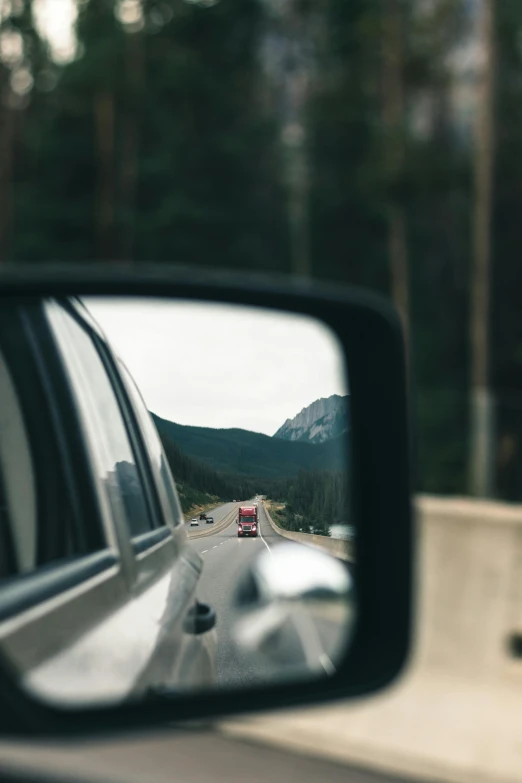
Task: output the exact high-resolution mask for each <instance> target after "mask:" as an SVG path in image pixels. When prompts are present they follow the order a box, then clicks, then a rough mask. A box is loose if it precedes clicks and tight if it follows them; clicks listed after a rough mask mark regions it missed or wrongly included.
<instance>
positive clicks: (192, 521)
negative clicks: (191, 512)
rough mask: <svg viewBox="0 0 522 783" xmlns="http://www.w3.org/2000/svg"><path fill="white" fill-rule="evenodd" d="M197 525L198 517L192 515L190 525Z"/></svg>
mask: <svg viewBox="0 0 522 783" xmlns="http://www.w3.org/2000/svg"><path fill="white" fill-rule="evenodd" d="M194 526H196V527H198V526H199V519H198V518H197V517H193V519H191V520H190V527H194Z"/></svg>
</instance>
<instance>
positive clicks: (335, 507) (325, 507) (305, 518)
mask: <svg viewBox="0 0 522 783" xmlns="http://www.w3.org/2000/svg"><path fill="white" fill-rule="evenodd" d="M271 491H272V494H271V495H270V497H271V498H272V499H273V500H276V501H280V502H283V503H285V504H286V505H285V507H284V509H282V511H281V512H280V513H279V515H278V523H279V524H280V525H281V526H282V527H284V528H286V529H287V530H293V531H300V530H302V532H303V533H309V532H310V529H312V530H313V532H314V533H317V534H319V535H329V534H330V526H331V525H335V524H344V525H347V524H349V523H350V505H349V502H348V497H349V491H348V487H347V485H346V474H345V473H341V472H340V471H336V472H334V471H308V470H301V471H299V473H298V474H297V476H295V477H293V478H291V479H288V480H287V481H284V482H279V483H276V484H275V485H273V486H272V488H271Z"/></svg>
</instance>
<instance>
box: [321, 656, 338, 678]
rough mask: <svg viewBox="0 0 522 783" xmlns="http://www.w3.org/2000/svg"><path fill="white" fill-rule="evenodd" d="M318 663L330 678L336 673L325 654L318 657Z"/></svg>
mask: <svg viewBox="0 0 522 783" xmlns="http://www.w3.org/2000/svg"><path fill="white" fill-rule="evenodd" d="M319 662H320V664H321V666H322V667H323V669H324V670H325V672H326V673H327V674H329V675H330V676H333V675H334V674H335V672H336V671H337V669H336V668H335V666H334V665H333V663H332V661H331V660H330V657H329V656H328V655H327V654H326V653H325V652H324V653H323V654H322V655H321V656H320V657H319Z"/></svg>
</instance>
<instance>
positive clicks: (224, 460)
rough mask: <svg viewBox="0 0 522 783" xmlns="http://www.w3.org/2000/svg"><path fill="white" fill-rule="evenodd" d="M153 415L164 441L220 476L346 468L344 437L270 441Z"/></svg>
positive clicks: (278, 474) (265, 475) (274, 475)
mask: <svg viewBox="0 0 522 783" xmlns="http://www.w3.org/2000/svg"><path fill="white" fill-rule="evenodd" d="M152 415H153V419H154V422H155V424H156V427H157V429H158V431H159V434H160V436H161V439H162V440H163V441H164V442H168V441H171V442H173V443H174V444H176V446H177V447H178V448H179V449H180V450H181V451H182V452H183V454H186V455H188V456H189V457H191V458H193V459H196V460H198V461H199V462H201V463H204V464H206V465H208V466H210V467H211V468H213V469H214V470H216V471H218V472H219V473H223V474H230V475H235V476H249V477H255V478H257V479H263V478H266V479H272V478H274V479H280V478H286V477H290V476H293V475H295V474H296V473H298V471H299V470H301V469H303V468H304V469H307V470H336V469H337V470H339V469H342V468H343V467H345V460H346V455H345V450H344V440H343V438H339V437H337V438H332V439H331V440H328V441H325V442H323V443H314V442H305V441H298V440H297V441H296V440H290V439H284V438H279V437H278V438H273V437H270V436H269V435H263V434H261V433H258V432H250V431H248V430H242V429H212V428H210V427H193V426H187V425H183V424H176V423H175V422H172V421H167V420H166V419H162V418H160V417H159V416H156V415H155V414H152Z"/></svg>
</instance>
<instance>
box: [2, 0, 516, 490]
mask: <svg viewBox="0 0 522 783" xmlns="http://www.w3.org/2000/svg"><path fill="white" fill-rule="evenodd" d="M488 1H489V2H491V3H493V4H494V6H495V16H494V40H495V44H496V46H495V52H496V61H495V81H494V85H495V90H494V100H493V106H492V112H493V116H494V126H495V154H494V167H493V187H492V209H491V215H492V222H491V230H492V236H491V242H490V245H491V271H490V274H489V276H488V282H489V283H490V297H491V322H490V324H489V323H488V324H487V326H488V331H489V338H490V345H489V349H488V351H489V360H490V383H491V388H492V391H493V395H494V400H495V410H496V431H495V441H494V442H495V450H494V473H495V482H494V494H496V495H497V496H498V497H501V498H504V499H507V500H516V501H520V500H522V440H521V439H522V264H521V261H520V255H519V254H520V249H521V244H522V234H521V232H522V221H521V220H520V217H519V212H520V205H521V204H522V171H519V167H521V168H522V47H521V43H520V42H521V40H522V36H521V34H522V4H521V3H520V0H500V1H499V0H497V1H496V2H495V0H200V1H199V2H194V1H193V0H192V1H191V2H187V1H186V0H0V9H1V10H0V98H1V100H0V263H1V264H4V265H5V264H37V263H41V262H47V261H54V262H62V263H68V264H71V263H72V264H74V263H78V262H90V261H104V262H107V263H121V262H132V263H147V262H165V263H179V264H185V265H187V264H188V265H191V266H197V267H198V268H201V269H202V271H203V270H204V269H205V268H208V267H220V268H225V269H242V270H247V271H256V272H259V271H266V272H271V271H279V272H281V273H283V274H290V275H300V276H303V277H309V278H317V279H319V278H320V279H325V280H330V281H332V280H333V281H339V282H342V283H346V284H356V285H360V286H364V287H369V288H372V289H374V290H376V291H379V292H381V293H384V294H385V295H388V296H391V297H392V298H393V300H394V302H395V304H396V305H397V307H398V309H399V311H400V313H401V316H402V318H403V321H404V324H405V327H406V329H407V333H408V337H409V340H410V345H411V352H410V364H411V371H412V377H413V380H414V390H415V398H414V401H413V403H414V407H415V410H416V413H417V436H418V443H419V453H418V469H419V472H418V475H417V477H416V481H417V488H418V489H419V490H422V491H427V492H441V493H465V492H467V489H468V486H469V484H468V462H469V443H470V431H469V430H470V408H469V400H470V391H471V388H470V386H471V371H470V367H471V355H470V326H469V321H470V306H471V305H470V292H471V290H472V283H473V280H474V274H475V273H474V252H475V251H474V245H473V220H474V217H473V216H474V214H475V202H476V199H477V191H476V187H475V184H474V182H475V179H474V166H475V153H476V148H477V140H476V134H475V128H476V117H477V111H478V108H477V106H478V100H479V98H478V95H479V89H478V87H479V82H480V73H481V70H480V69H481V63H482V62H483V59H484V58H483V51H482V49H481V41H480V37H479V16H480V13H481V9H482V7H483V6H482V4H483V3H484V2H488ZM66 12H67V13H66ZM58 19H60V21H58Z"/></svg>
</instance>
